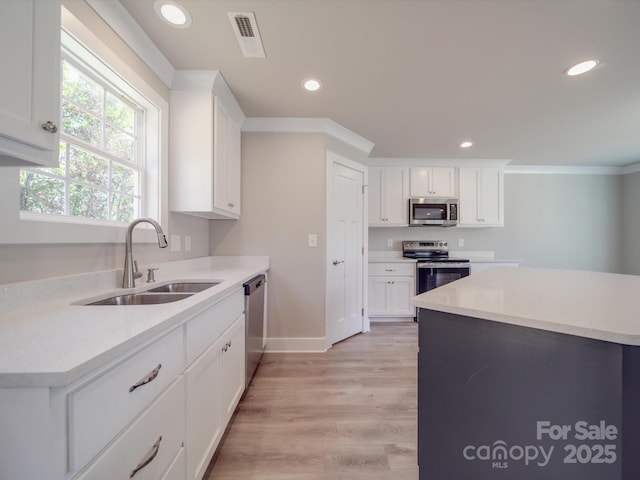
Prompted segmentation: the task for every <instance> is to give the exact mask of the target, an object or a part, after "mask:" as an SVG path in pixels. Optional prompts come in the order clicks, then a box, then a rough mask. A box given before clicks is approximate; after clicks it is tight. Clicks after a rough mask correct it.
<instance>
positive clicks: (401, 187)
mask: <svg viewBox="0 0 640 480" xmlns="http://www.w3.org/2000/svg"><path fill="white" fill-rule="evenodd" d="M383 181H384V183H383V191H384V197H383V198H384V201H383V208H384V212H383V213H384V218H385V219H386V220H385V222H384V224H385V225H387V226H400V227H403V226H407V225H408V224H409V169H408V168H406V167H385V169H384V179H383Z"/></svg>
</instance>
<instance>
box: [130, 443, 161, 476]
mask: <svg viewBox="0 0 640 480" xmlns="http://www.w3.org/2000/svg"><path fill="white" fill-rule="evenodd" d="M161 440H162V435H160V436H159V437H158V440H156V443H154V444H153V447H151V450H149V453H147V454H146V455H145V457H144V458H143V459H142V460H141V461H140V463H139V464H138V465H136V468H134V469H133V470H131V475H129V478H133V477H134V476H135V474H136V473H138V472H139V471H140V470H142V469H143V468H144V467H146V466H147V465H149V464H150V463H151V462H153V459H154V458H156V455H158V451H160V441H161Z"/></svg>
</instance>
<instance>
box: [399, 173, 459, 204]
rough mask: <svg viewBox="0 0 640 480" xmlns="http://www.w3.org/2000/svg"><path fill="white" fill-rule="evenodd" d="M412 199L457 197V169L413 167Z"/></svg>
mask: <svg viewBox="0 0 640 480" xmlns="http://www.w3.org/2000/svg"><path fill="white" fill-rule="evenodd" d="M410 195H411V196H412V197H455V196H456V169H455V168H453V167H411V186H410Z"/></svg>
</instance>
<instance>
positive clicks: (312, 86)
mask: <svg viewBox="0 0 640 480" xmlns="http://www.w3.org/2000/svg"><path fill="white" fill-rule="evenodd" d="M302 87H303V88H304V89H305V90H307V91H309V92H315V91H317V90H320V88H321V87H322V84H321V83H320V81H319V80H316V79H315V78H309V79H308V80H305V81H304V82H303V83H302Z"/></svg>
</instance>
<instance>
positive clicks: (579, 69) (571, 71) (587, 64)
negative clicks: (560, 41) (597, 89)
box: [565, 59, 600, 77]
mask: <svg viewBox="0 0 640 480" xmlns="http://www.w3.org/2000/svg"><path fill="white" fill-rule="evenodd" d="M599 63H600V61H599V60H597V59H593V60H585V61H584V62H580V63H578V64H576V65H574V66H573V67H570V68H568V69H567V71H566V72H565V73H566V74H567V75H569V76H570V77H574V76H576V75H582V74H583V73H587V72H588V71H590V70H593V69H594V68H596V67H597V66H598V64H599Z"/></svg>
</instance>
